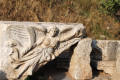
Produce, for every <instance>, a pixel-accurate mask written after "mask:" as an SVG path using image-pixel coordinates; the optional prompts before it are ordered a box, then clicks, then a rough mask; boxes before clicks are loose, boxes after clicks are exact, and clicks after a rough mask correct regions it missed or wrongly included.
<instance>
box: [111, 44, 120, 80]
mask: <svg viewBox="0 0 120 80" xmlns="http://www.w3.org/2000/svg"><path fill="white" fill-rule="evenodd" d="M116 52H117V55H116V68H115V70H114V72H113V74H112V80H119V79H120V42H119V44H118V49H117V51H116Z"/></svg>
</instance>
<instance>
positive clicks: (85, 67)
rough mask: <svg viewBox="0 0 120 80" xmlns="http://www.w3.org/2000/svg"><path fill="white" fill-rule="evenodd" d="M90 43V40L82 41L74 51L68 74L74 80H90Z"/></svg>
mask: <svg viewBox="0 0 120 80" xmlns="http://www.w3.org/2000/svg"><path fill="white" fill-rule="evenodd" d="M91 42H92V40H91V39H90V38H85V39H82V40H81V41H80V42H79V43H78V45H77V47H75V49H74V53H73V55H72V58H71V62H70V67H69V73H70V75H71V76H72V77H73V78H74V79H75V80H85V79H91V78H92V69H91V66H90V52H91V50H92V49H91Z"/></svg>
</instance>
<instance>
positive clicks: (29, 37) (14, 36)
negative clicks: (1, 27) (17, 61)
mask: <svg viewBox="0 0 120 80" xmlns="http://www.w3.org/2000/svg"><path fill="white" fill-rule="evenodd" d="M7 35H8V37H9V38H10V39H11V40H16V41H18V42H19V43H20V44H21V46H22V48H21V49H22V50H19V51H21V56H22V55H23V54H24V53H25V52H27V51H28V50H30V49H31V47H32V45H33V44H34V42H35V39H34V37H35V34H34V31H33V29H32V28H31V27H25V26H18V25H17V26H15V25H11V26H9V27H8V28H7Z"/></svg>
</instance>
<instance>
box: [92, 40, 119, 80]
mask: <svg viewBox="0 0 120 80" xmlns="http://www.w3.org/2000/svg"><path fill="white" fill-rule="evenodd" d="M92 49H93V51H92V53H91V62H93V64H92V66H93V67H96V68H97V69H98V70H103V71H105V72H106V73H108V74H110V75H111V76H112V77H113V80H117V79H118V78H120V67H119V66H120V60H119V59H120V56H119V55H120V41H119V40H93V42H92Z"/></svg>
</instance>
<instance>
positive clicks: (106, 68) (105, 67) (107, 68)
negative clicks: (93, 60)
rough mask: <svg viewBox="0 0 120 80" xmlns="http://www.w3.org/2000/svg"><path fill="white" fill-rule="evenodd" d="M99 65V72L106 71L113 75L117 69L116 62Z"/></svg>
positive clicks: (99, 63) (105, 62)
mask: <svg viewBox="0 0 120 80" xmlns="http://www.w3.org/2000/svg"><path fill="white" fill-rule="evenodd" d="M97 64H98V65H97V69H98V70H104V71H105V72H106V73H109V74H111V75H112V73H113V71H114V70H115V68H116V61H99V62H98V63H97Z"/></svg>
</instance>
